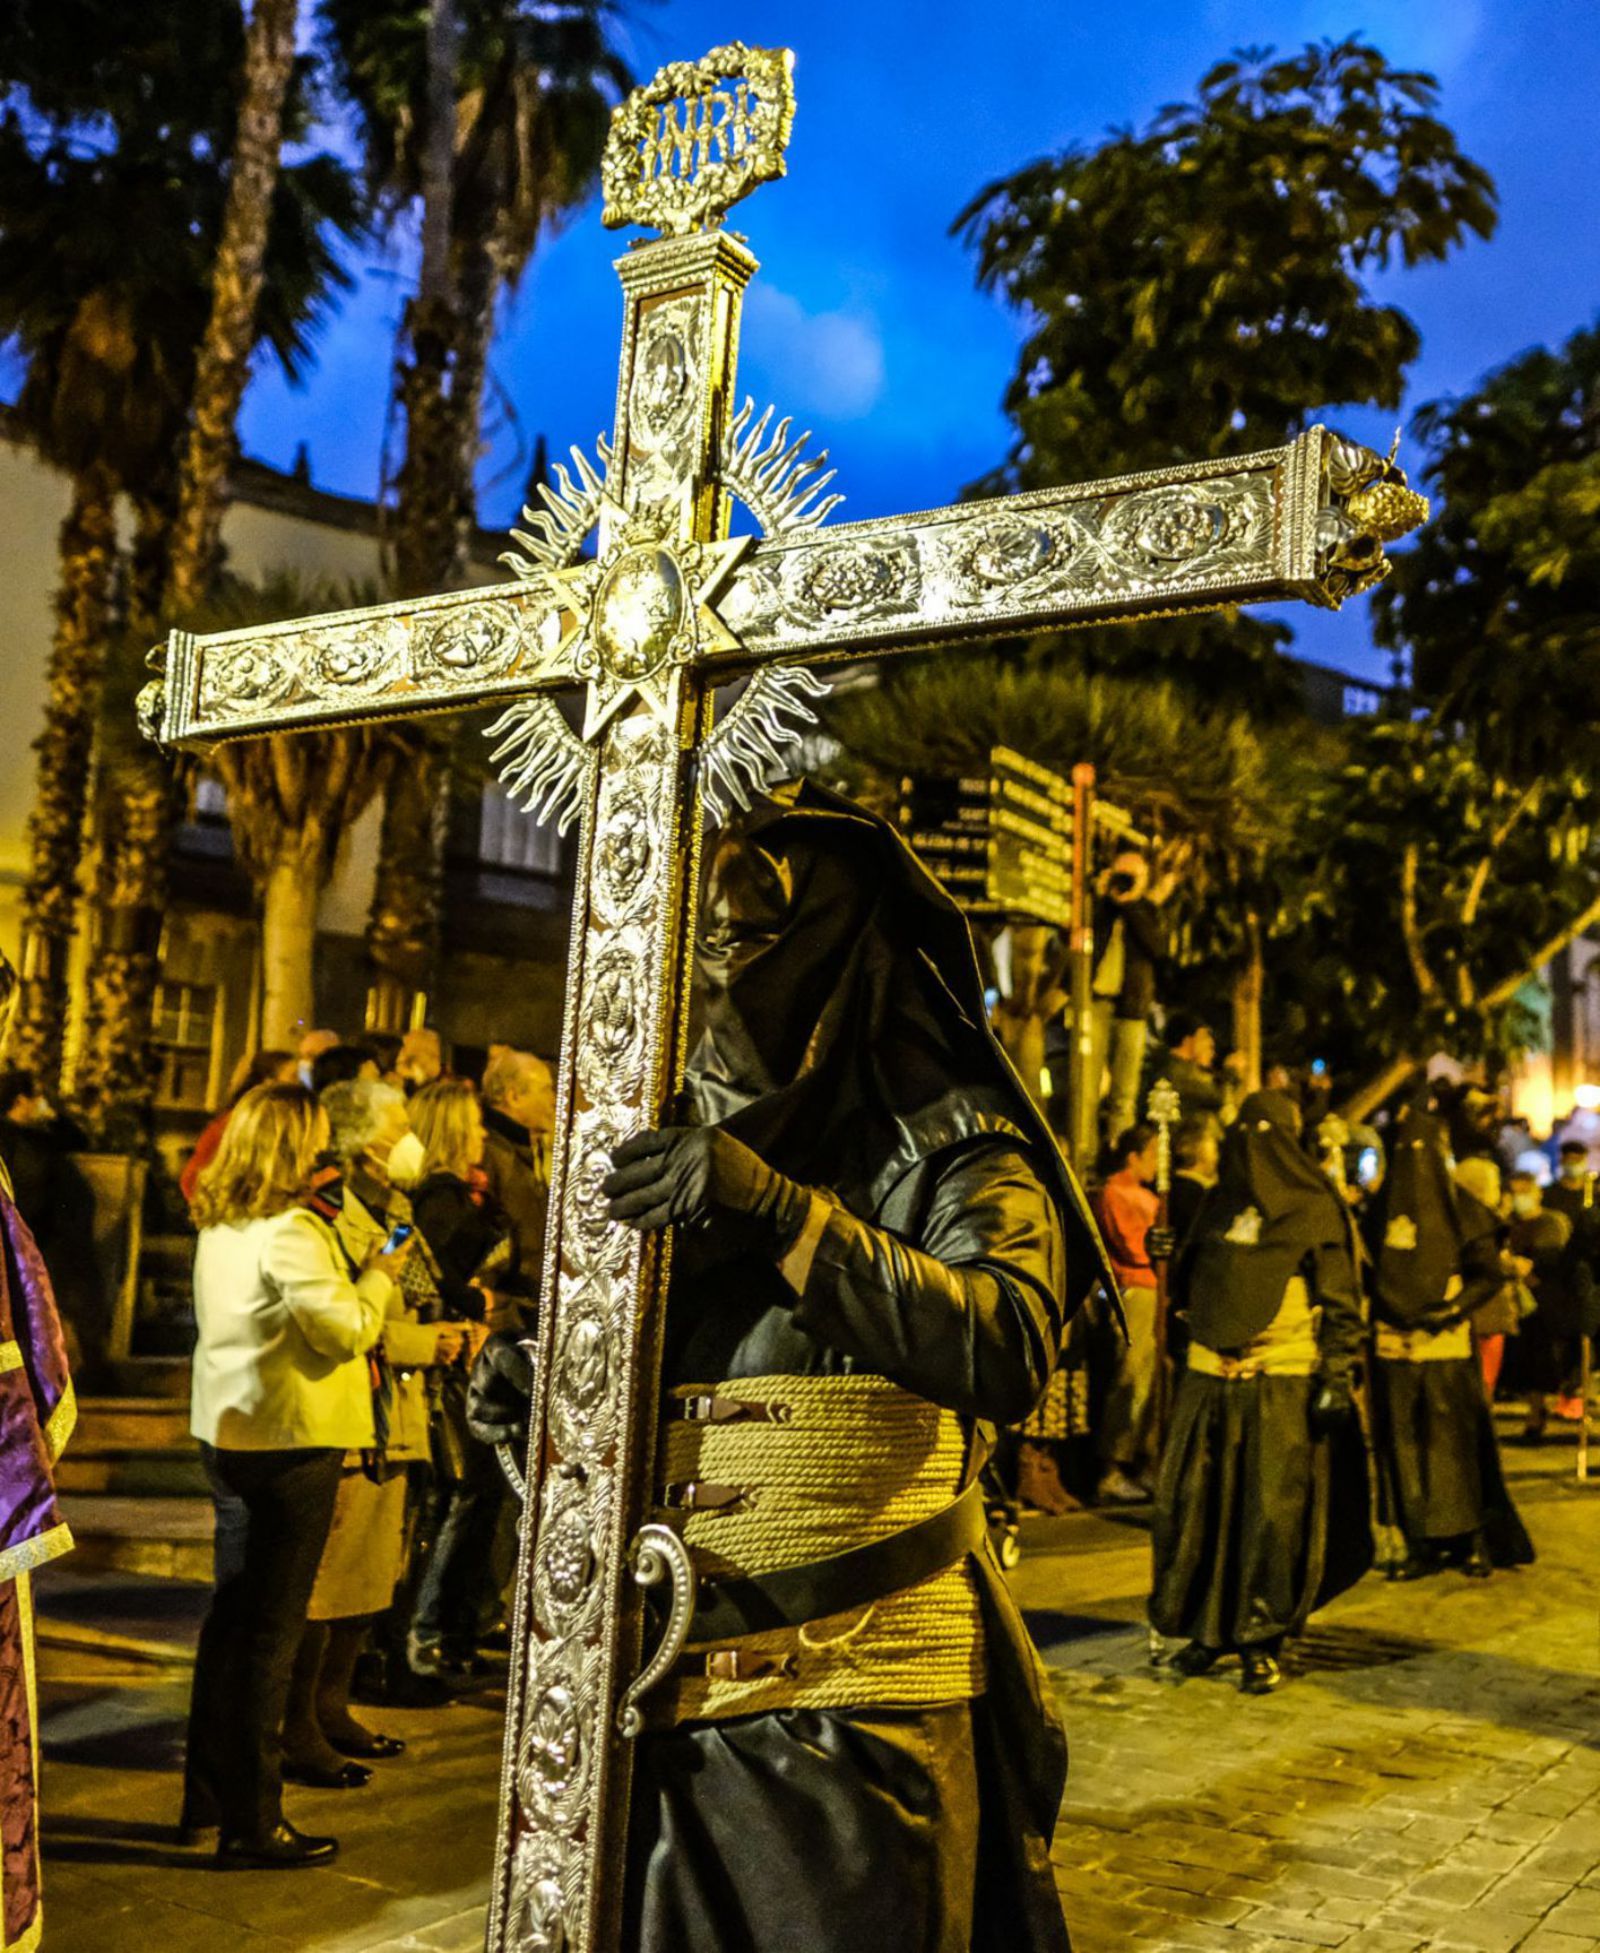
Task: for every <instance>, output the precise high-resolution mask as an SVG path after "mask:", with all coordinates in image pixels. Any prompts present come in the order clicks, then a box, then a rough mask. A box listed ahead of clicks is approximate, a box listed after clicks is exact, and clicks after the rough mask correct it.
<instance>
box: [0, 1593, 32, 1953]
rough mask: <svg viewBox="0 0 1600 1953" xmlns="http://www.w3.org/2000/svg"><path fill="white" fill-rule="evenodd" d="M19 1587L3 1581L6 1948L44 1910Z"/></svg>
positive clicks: (0, 1867)
mask: <svg viewBox="0 0 1600 1953" xmlns="http://www.w3.org/2000/svg"><path fill="white" fill-rule="evenodd" d="M26 1661H27V1656H26V1650H25V1649H24V1648H23V1645H22V1612H21V1609H20V1607H19V1606H18V1604H17V1583H16V1581H14V1580H6V1581H0V1898H3V1900H4V1904H3V1908H0V1947H6V1946H17V1945H19V1944H20V1943H21V1940H22V1936H23V1934H24V1933H25V1932H26V1931H27V1930H28V1928H29V1927H30V1926H31V1925H32V1924H33V1921H34V1916H35V1914H36V1913H37V1912H38V1910H39V1855H38V1851H37V1849H36V1847H35V1843H34V1826H35V1825H36V1823H37V1822H38V1812H37V1810H36V1809H35V1805H34V1795H33V1740H34V1736H33V1703H32V1702H31V1700H30V1699H29V1692H28V1671H27V1666H26Z"/></svg>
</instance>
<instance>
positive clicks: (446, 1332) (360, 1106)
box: [284, 1078, 471, 1790]
mask: <svg viewBox="0 0 1600 1953" xmlns="http://www.w3.org/2000/svg"><path fill="white" fill-rule="evenodd" d="M321 1103H322V1109H323V1111H324V1112H325V1113H326V1115H327V1118H328V1122H329V1127H330V1132H331V1151H332V1153H333V1156H334V1158H335V1159H336V1160H337V1161H338V1163H339V1171H340V1175H341V1177H340V1180H339V1181H338V1183H337V1188H336V1189H335V1188H334V1187H330V1186H324V1187H321V1188H319V1190H318V1201H319V1204H322V1205H325V1206H329V1207H330V1208H331V1209H332V1211H333V1226H334V1231H335V1232H336V1234H337V1235H338V1237H339V1241H340V1244H341V1246H342V1247H343V1248H344V1251H345V1253H346V1255H347V1256H348V1258H349V1260H350V1261H351V1263H352V1264H353V1265H355V1266H359V1265H360V1264H361V1263H362V1262H363V1261H365V1260H366V1258H367V1257H368V1256H369V1255H370V1254H371V1253H372V1252H373V1250H374V1249H376V1248H377V1247H378V1246H379V1245H380V1244H381V1243H382V1242H383V1241H384V1240H385V1238H387V1237H388V1236H389V1235H390V1233H391V1231H392V1230H393V1229H394V1228H395V1227H396V1226H399V1227H408V1226H409V1225H410V1223H411V1206H410V1202H409V1201H408V1200H407V1199H406V1196H405V1195H404V1194H403V1193H400V1192H398V1191H397V1190H396V1189H395V1188H394V1187H393V1186H391V1184H390V1181H389V1155H390V1154H391V1153H392V1152H393V1150H394V1148H395V1146H396V1145H397V1143H398V1142H399V1141H400V1140H401V1139H403V1138H404V1137H405V1135H406V1134H407V1133H408V1132H409V1131H410V1130H411V1127H410V1122H409V1120H408V1119H407V1117H406V1099H405V1094H404V1093H403V1092H402V1091H401V1090H400V1089H399V1087H398V1086H395V1085H388V1084H385V1083H383V1082H382V1081H381V1080H378V1079H371V1078H352V1079H344V1080H340V1081H339V1082H338V1083H336V1084H333V1085H330V1086H328V1087H327V1088H326V1089H325V1090H324V1092H323V1093H322V1097H321ZM439 1313H440V1307H439V1295H438V1289H437V1287H436V1285H435V1284H434V1282H433V1280H432V1278H431V1276H430V1275H429V1273H428V1271H427V1268H426V1265H425V1263H424V1262H423V1261H422V1260H421V1258H420V1257H417V1256H413V1257H412V1259H411V1260H410V1261H409V1262H408V1263H407V1264H406V1268H405V1272H404V1275H403V1277H402V1279H401V1281H400V1284H399V1286H398V1287H397V1288H396V1289H395V1291H394V1293H393V1295H392V1296H391V1297H390V1302H389V1312H388V1315H387V1316H386V1317H385V1319H384V1323H383V1332H382V1336H381V1338H380V1340H379V1344H378V1354H379V1357H380V1363H379V1366H378V1377H377V1394H378V1401H379V1402H381V1404H382V1407H383V1410H382V1415H381V1418H380V1420H379V1422H380V1425H381V1428H380V1429H379V1430H378V1432H377V1433H376V1442H375V1444H374V1446H373V1448H372V1449H370V1450H367V1451H352V1452H349V1453H347V1454H346V1457H345V1461H344V1470H343V1473H342V1475H341V1477H340V1480H339V1495H338V1498H337V1500H336V1501H335V1504H334V1509H333V1526H332V1529H331V1530H330V1532H329V1534H328V1543H327V1545H326V1546H325V1547H324V1549H323V1553H322V1561H321V1564H320V1565H319V1567H318V1568H317V1583H316V1586H315V1587H314V1589H313V1590H312V1594H311V1604H310V1608H309V1611H308V1617H307V1621H306V1628H305V1633H304V1635H303V1636H302V1637H301V1642H300V1652H299V1654H298V1655H297V1656H296V1658H295V1666H294V1678H293V1682H292V1684H291V1687H290V1691H289V1710H288V1716H287V1720H286V1721H285V1724H284V1754H285V1774H286V1776H287V1777H288V1778H289V1780H290V1781H291V1782H296V1783H310V1784H315V1785H318V1786H320V1787H322V1788H325V1789H339V1790H343V1789H356V1788H359V1787H360V1786H361V1785H362V1784H364V1783H366V1782H367V1781H368V1779H369V1777H370V1776H371V1771H370V1770H369V1769H368V1767H367V1763H368V1762H369V1761H370V1760H372V1759H376V1758H385V1757H393V1756H398V1755H400V1753H401V1752H402V1751H403V1750H404V1748H405V1745H404V1743H402V1742H401V1741H400V1740H399V1739H398V1738H397V1737H393V1736H385V1735H381V1734H379V1733H378V1732H377V1731H375V1730H372V1729H368V1728H367V1727H366V1726H365V1724H363V1723H361V1722H360V1721H358V1720H357V1718H356V1717H355V1716H353V1715H352V1714H351V1713H350V1686H351V1679H352V1676H353V1675H354V1672H355V1665H356V1661H357V1658H358V1657H359V1655H360V1653H361V1650H362V1647H363V1646H364V1644H365V1642H366V1640H367V1636H368V1632H369V1630H370V1628H371V1626H372V1623H373V1621H374V1619H375V1618H376V1617H377V1616H378V1615H381V1614H383V1613H384V1612H385V1611H386V1610H387V1609H388V1608H389V1606H390V1605H391V1603H392V1602H393V1600H394V1597H395V1590H396V1588H397V1586H398V1585H399V1583H400V1577H401V1569H402V1564H403V1561H404V1558H405V1539H406V1512H407V1489H408V1473H409V1469H410V1468H411V1467H412V1466H415V1465H417V1464H425V1463H426V1462H427V1460H428V1456H429V1439H428V1421H429V1406H428V1380H427V1373H428V1371H429V1370H431V1369H435V1368H437V1367H440V1366H443V1365H447V1364H450V1363H454V1362H456V1361H458V1359H460V1358H461V1357H462V1356H463V1355H464V1354H465V1353H466V1352H467V1350H468V1347H469V1343H470V1340H471V1339H470V1337H469V1334H468V1330H467V1327H466V1325H464V1324H462V1323H459V1322H441V1321H439V1320H437V1317H438V1315H439Z"/></svg>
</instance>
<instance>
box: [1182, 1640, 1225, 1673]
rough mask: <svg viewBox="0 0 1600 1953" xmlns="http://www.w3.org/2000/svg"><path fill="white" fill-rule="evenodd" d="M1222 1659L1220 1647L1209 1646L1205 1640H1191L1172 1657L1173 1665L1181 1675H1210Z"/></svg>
mask: <svg viewBox="0 0 1600 1953" xmlns="http://www.w3.org/2000/svg"><path fill="white" fill-rule="evenodd" d="M1221 1659H1222V1650H1221V1649H1220V1648H1208V1647H1207V1646H1206V1644H1205V1643H1204V1642H1203V1641H1191V1642H1190V1643H1189V1645H1188V1647H1187V1648H1180V1649H1179V1650H1178V1652H1177V1653H1176V1654H1175V1655H1174V1656H1173V1657H1172V1661H1171V1664H1170V1665H1171V1666H1172V1667H1173V1668H1174V1669H1175V1670H1176V1671H1177V1673H1178V1674H1180V1675H1209V1674H1210V1672H1211V1670H1212V1669H1213V1668H1215V1667H1216V1665H1217V1663H1218V1662H1219V1661H1221Z"/></svg>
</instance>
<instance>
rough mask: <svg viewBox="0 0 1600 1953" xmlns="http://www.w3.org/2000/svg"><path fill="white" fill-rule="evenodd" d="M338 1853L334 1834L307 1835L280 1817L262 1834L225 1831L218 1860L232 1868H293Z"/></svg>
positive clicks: (319, 1862) (322, 1862)
mask: <svg viewBox="0 0 1600 1953" xmlns="http://www.w3.org/2000/svg"><path fill="white" fill-rule="evenodd" d="M338 1855H339V1840H338V1839H337V1838H313V1837H308V1836H307V1835H306V1833H305V1832H304V1831H297V1830H296V1829H295V1828H294V1826H293V1825H292V1824H286V1823H283V1822H282V1821H281V1820H280V1821H279V1822H278V1823H277V1824H275V1825H274V1826H273V1827H272V1829H271V1830H270V1831H268V1832H266V1833H265V1834H264V1835H263V1836H261V1837H249V1836H244V1835H238V1836H236V1835H234V1834H232V1833H230V1832H227V1831H224V1832H223V1834H222V1837H221V1839H220V1840H219V1842H218V1844H217V1863H218V1865H220V1866H222V1867H224V1868H225V1869H227V1870H230V1871H233V1870H238V1871H246V1870H251V1871H269V1872H271V1871H292V1870H294V1869H295V1868H296V1867H297V1866H300V1865H326V1864H328V1863H330V1862H331V1861H332V1860H333V1859H335V1858H337V1857H338Z"/></svg>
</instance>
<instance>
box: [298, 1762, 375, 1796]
mask: <svg viewBox="0 0 1600 1953" xmlns="http://www.w3.org/2000/svg"><path fill="white" fill-rule="evenodd" d="M283 1780H284V1782H285V1783H297V1784H300V1785H302V1786H303V1787H304V1788H305V1789H307V1790H359V1789H360V1788H361V1786H362V1785H363V1784H368V1783H371V1781H372V1772H371V1771H370V1770H369V1769H368V1768H367V1766H366V1765H365V1764H364V1763H340V1764H338V1765H337V1766H329V1765H328V1764H325V1763H287V1762H286V1763H285V1764H284V1766H283Z"/></svg>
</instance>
